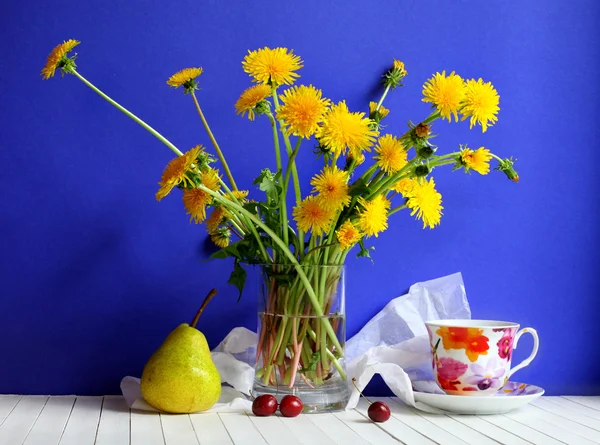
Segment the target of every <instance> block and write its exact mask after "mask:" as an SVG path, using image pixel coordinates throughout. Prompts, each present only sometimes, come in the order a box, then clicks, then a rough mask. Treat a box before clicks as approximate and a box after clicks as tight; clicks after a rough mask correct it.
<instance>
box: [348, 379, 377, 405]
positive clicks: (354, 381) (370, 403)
mask: <svg viewBox="0 0 600 445" xmlns="http://www.w3.org/2000/svg"><path fill="white" fill-rule="evenodd" d="M352 384H353V385H354V387H355V388H356V390H357V391H358V393H359V394H360V395H361V396H363V398H364V399H365V400H366V401H367V402H369V405H372V404H373V402H371V401H370V400H369V399H367V396H365V395H364V394H363V393H362V391H361V390H360V389H358V386H357V385H356V377H352Z"/></svg>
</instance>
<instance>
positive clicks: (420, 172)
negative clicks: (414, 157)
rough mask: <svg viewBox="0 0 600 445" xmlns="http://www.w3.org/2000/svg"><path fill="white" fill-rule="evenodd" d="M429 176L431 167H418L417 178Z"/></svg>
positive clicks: (416, 169)
mask: <svg viewBox="0 0 600 445" xmlns="http://www.w3.org/2000/svg"><path fill="white" fill-rule="evenodd" d="M428 174H429V167H427V166H426V165H423V164H421V165H417V167H416V168H415V175H416V176H417V177H420V176H427V175H428Z"/></svg>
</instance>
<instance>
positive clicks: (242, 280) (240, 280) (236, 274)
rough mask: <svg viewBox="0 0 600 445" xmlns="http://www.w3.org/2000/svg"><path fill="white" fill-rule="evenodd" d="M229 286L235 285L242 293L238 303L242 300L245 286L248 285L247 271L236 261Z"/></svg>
mask: <svg viewBox="0 0 600 445" xmlns="http://www.w3.org/2000/svg"><path fill="white" fill-rule="evenodd" d="M227 282H228V283H229V284H233V285H234V286H235V287H237V288H238V290H239V291H240V296H239V297H238V301H240V300H241V299H242V292H243V291H244V286H245V285H246V271H245V270H244V268H243V267H242V266H240V262H239V261H237V260H236V261H235V264H234V266H233V272H231V275H229V281H227Z"/></svg>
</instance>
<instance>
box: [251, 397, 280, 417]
mask: <svg viewBox="0 0 600 445" xmlns="http://www.w3.org/2000/svg"><path fill="white" fill-rule="evenodd" d="M275 411H277V399H276V398H275V397H274V396H272V395H271V394H263V395H262V396H258V397H257V398H256V399H254V402H252V412H253V413H254V415H255V416H259V417H265V416H270V415H271V414H275Z"/></svg>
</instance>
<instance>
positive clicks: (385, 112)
mask: <svg viewBox="0 0 600 445" xmlns="http://www.w3.org/2000/svg"><path fill="white" fill-rule="evenodd" d="M376 111H377V113H379V119H383V118H384V117H386V116H387V115H388V114H390V110H388V109H387V108H385V107H384V106H383V105H380V106H379V110H378V109H377V102H369V117H370V118H371V119H375V112H376Z"/></svg>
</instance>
